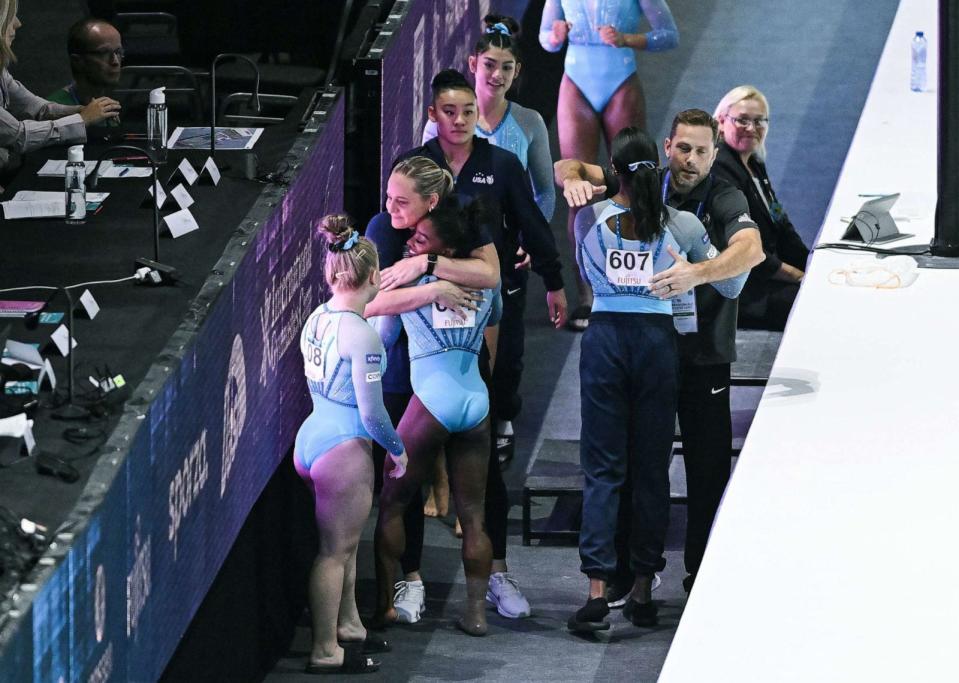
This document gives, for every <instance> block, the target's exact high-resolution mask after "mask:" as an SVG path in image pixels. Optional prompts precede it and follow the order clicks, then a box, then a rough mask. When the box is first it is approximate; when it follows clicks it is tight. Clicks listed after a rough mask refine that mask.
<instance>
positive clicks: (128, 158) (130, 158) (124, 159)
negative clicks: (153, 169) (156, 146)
mask: <svg viewBox="0 0 959 683" xmlns="http://www.w3.org/2000/svg"><path fill="white" fill-rule="evenodd" d="M146 160H147V158H146V157H144V156H139V157H116V158H115V159H114V160H113V161H114V162H115V163H119V162H123V161H146Z"/></svg>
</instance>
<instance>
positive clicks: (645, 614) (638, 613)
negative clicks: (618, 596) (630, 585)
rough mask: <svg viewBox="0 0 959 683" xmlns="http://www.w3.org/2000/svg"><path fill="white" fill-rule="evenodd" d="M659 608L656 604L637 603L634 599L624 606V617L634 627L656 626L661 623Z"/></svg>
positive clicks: (627, 601)
mask: <svg viewBox="0 0 959 683" xmlns="http://www.w3.org/2000/svg"><path fill="white" fill-rule="evenodd" d="M658 614H659V608H658V607H656V603H654V602H636V601H635V600H633V599H632V598H629V599H628V600H626V604H625V605H623V616H624V617H626V618H627V619H629V620H630V621H631V622H633V625H634V626H655V625H656V622H657V621H659V616H658Z"/></svg>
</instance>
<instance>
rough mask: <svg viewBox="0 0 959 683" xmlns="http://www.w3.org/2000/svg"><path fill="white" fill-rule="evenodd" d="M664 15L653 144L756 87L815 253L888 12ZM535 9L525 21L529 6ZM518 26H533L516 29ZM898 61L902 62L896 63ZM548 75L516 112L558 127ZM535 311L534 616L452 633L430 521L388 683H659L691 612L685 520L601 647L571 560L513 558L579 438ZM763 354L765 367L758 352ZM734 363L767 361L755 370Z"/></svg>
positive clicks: (449, 597)
mask: <svg viewBox="0 0 959 683" xmlns="http://www.w3.org/2000/svg"><path fill="white" fill-rule="evenodd" d="M540 4H541V2H540ZM669 4H670V6H671V8H672V11H673V13H674V15H675V17H676V20H677V23H678V24H679V26H680V30H681V33H682V42H681V45H680V47H679V48H678V49H677V50H676V51H674V52H671V53H664V54H659V55H643V56H642V58H641V59H640V71H641V76H642V79H643V83H644V87H645V89H646V96H647V100H648V103H649V114H648V121H649V129H650V130H651V131H652V132H653V133H654V134H656V135H657V137H658V138H660V139H662V137H664V136H665V135H666V134H667V133H668V126H669V122H670V121H671V118H672V114H673V112H675V111H678V110H680V109H685V108H688V107H701V108H704V109H707V110H709V111H712V108H713V106H714V105H715V103H716V102H717V101H718V99H719V98H720V97H721V96H722V94H723V93H725V92H726V91H727V90H729V89H730V88H731V87H733V86H735V85H738V84H741V83H753V84H755V85H756V86H758V87H759V88H760V89H761V90H763V91H765V93H766V94H767V96H768V97H769V99H770V103H771V109H772V117H771V118H772V126H771V129H770V135H769V138H768V147H769V157H768V160H769V167H770V170H771V174H772V180H773V183H774V185H775V187H776V188H777V190H778V192H779V195H780V198H781V199H782V201H783V203H784V205H785V206H786V208H787V210H788V211H789V213H790V215H791V217H792V219H793V222H794V223H795V224H796V226H797V228H798V229H799V230H800V232H801V233H802V235H803V236H804V237H805V238H806V240H807V242H811V241H812V238H813V237H814V236H815V234H816V232H817V230H818V228H819V226H820V224H821V223H822V220H823V216H824V215H825V211H826V208H827V204H828V201H829V198H830V197H831V194H832V189H833V187H834V185H835V181H836V178H837V176H838V173H839V169H840V168H841V166H842V162H843V159H844V158H845V154H846V150H847V149H848V146H849V143H850V141H851V138H852V134H853V132H854V130H855V127H856V123H857V122H858V119H859V112H860V110H861V108H862V105H863V102H864V101H865V97H866V94H867V93H868V89H869V84H870V82H871V80H872V75H873V72H874V70H875V65H876V63H877V61H878V58H879V55H880V52H881V50H882V47H883V45H884V43H885V38H886V34H887V32H888V29H889V26H890V24H891V22H892V18H893V15H894V13H895V10H896V7H897V6H898V2H897V0H875V1H874V2H871V3H868V6H866V4H864V3H861V2H856V1H855V0H810V1H809V2H806V3H802V4H801V5H799V4H789V3H784V2H781V1H777V0H670V1H669ZM511 5H512V6H514V7H521V6H522V0H519V1H517V0H512V1H511ZM493 6H494V8H495V3H493ZM531 9H532V10H535V9H536V8H535V0H534V3H531ZM514 13H516V14H518V13H519V10H518V9H515V10H514ZM528 20H529V15H528V16H527V22H526V23H527V24H528ZM852 45H854V46H855V49H851V47H850V46H852ZM907 55H908V51H907V50H905V47H904V51H903V59H904V60H905V59H906V58H907ZM559 76H560V74H559V73H558V72H556V73H545V72H544V73H542V74H540V73H538V74H537V78H536V82H535V83H529V81H531V80H532V79H530V78H529V72H527V82H528V84H527V85H526V86H524V87H525V90H524V92H523V94H522V96H521V97H519V99H520V100H521V101H522V102H523V103H524V104H529V103H535V104H538V105H539V106H540V107H542V111H543V112H544V114H546V118H547V120H548V121H549V120H551V119H552V118H553V117H552V115H551V114H552V112H551V111H548V110H547V109H546V108H547V107H550V106H551V107H552V108H553V109H555V95H553V100H552V105H550V104H549V102H550V97H549V88H550V87H552V88H553V91H552V92H553V93H555V85H554V86H549V85H546V86H544V85H543V83H544V82H546V83H547V84H548V81H547V79H548V78H552V79H553V83H554V84H558V80H559ZM544 93H545V94H544ZM551 128H552V126H551ZM551 133H552V135H553V138H554V139H553V145H554V146H553V149H554V158H558V157H557V155H556V151H557V149H558V147H557V146H556V144H555V143H556V141H555V130H551ZM565 217H566V207H565V204H564V203H563V201H562V197H560V198H559V200H558V202H557V207H556V214H555V216H554V220H553V228H554V232H555V234H556V237H557V243H558V244H559V245H560V247H561V253H562V254H563V257H564V259H566V261H565V262H566V263H572V262H573V261H572V259H571V258H570V257H571V253H570V250H569V247H568V245H567V244H566V240H565ZM568 281H569V278H568ZM567 295H568V296H570V299H571V300H570V305H571V306H572V305H575V300H574V299H575V292H574V291H573V289H572V288H571V287H567ZM543 301H544V296H543V290H542V287H541V285H540V283H539V282H538V281H537V280H536V278H534V281H533V282H532V283H531V287H530V292H529V305H528V306H527V353H526V370H525V373H524V377H523V388H522V391H523V395H524V409H523V413H522V415H521V416H520V418H519V419H518V420H517V422H516V423H515V424H516V428H517V456H516V459H515V461H514V462H513V463H512V464H511V466H510V467H509V469H508V470H507V471H506V473H505V476H506V481H507V487H508V488H509V490H510V494H511V499H512V502H513V507H512V510H511V514H510V518H511V525H510V539H509V540H510V543H509V551H508V562H509V565H510V569H511V571H512V573H513V574H514V575H515V576H516V578H518V579H519V581H520V583H521V586H522V588H523V590H524V592H525V594H526V595H527V597H528V598H529V601H530V603H531V605H532V607H533V615H532V616H531V617H530V618H528V619H524V620H519V621H514V620H508V619H504V618H501V617H500V616H499V615H497V614H495V612H492V611H491V612H490V613H489V614H490V633H489V635H488V636H487V637H486V638H469V637H468V636H465V635H463V634H461V633H460V632H458V631H457V630H456V629H455V628H454V626H453V620H454V619H455V616H456V615H457V614H458V612H459V610H460V608H461V605H462V601H463V600H464V599H465V589H464V580H463V572H462V569H461V567H460V563H459V551H458V547H459V543H458V540H457V539H456V538H455V537H454V536H453V534H452V520H451V519H449V518H448V519H443V520H427V534H426V548H425V552H424V562H423V571H424V576H425V578H426V583H427V610H426V614H425V616H424V618H423V620H422V621H421V622H420V623H418V624H416V625H413V626H398V627H394V628H392V629H390V630H389V631H388V632H387V636H386V637H387V638H389V639H390V640H391V642H392V643H393V646H394V651H393V652H392V653H389V654H386V655H382V656H381V657H380V659H381V660H382V662H383V669H382V670H381V672H380V674H379V677H380V678H382V679H383V680H396V681H406V680H410V681H448V680H454V681H459V680H484V681H518V680H531V681H545V680H549V681H591V680H592V681H604V680H613V681H619V680H624V681H625V680H629V681H655V680H656V678H657V677H658V674H659V670H660V668H661V666H662V663H663V660H664V659H665V656H666V652H667V651H668V649H669V644H670V642H671V640H672V637H673V634H674V632H675V628H676V625H677V624H678V622H679V619H680V617H681V615H682V610H683V606H684V604H685V600H686V595H685V593H684V591H683V589H682V586H681V581H682V578H683V576H684V571H683V563H682V539H683V534H684V530H685V510H684V508H683V506H681V505H674V506H673V514H672V519H671V525H670V532H669V537H668V540H667V566H666V569H665V571H664V572H663V574H662V579H663V583H662V586H661V587H660V588H659V589H658V590H657V591H656V592H655V593H654V597H655V599H656V600H658V601H659V603H660V608H661V610H660V614H661V620H660V624H659V626H657V627H656V628H648V629H639V628H636V627H634V626H632V625H631V624H629V623H628V622H626V621H625V620H623V618H622V616H621V615H620V614H618V613H617V612H614V613H613V615H612V616H611V621H612V623H613V628H612V629H611V630H610V631H609V632H607V633H606V634H604V635H600V636H598V637H597V638H595V639H592V638H581V637H577V636H573V635H571V634H569V633H568V632H567V631H566V628H565V622H566V619H567V618H568V616H569V614H570V613H571V611H573V610H575V609H576V608H577V607H579V606H580V605H581V604H582V602H583V600H584V597H585V591H586V580H585V578H584V577H583V576H582V575H581V574H580V573H579V558H578V553H577V550H576V548H575V547H573V546H570V545H563V544H539V545H536V544H535V543H534V545H533V546H531V547H523V546H522V545H521V543H520V523H519V520H520V508H519V502H520V492H521V490H522V486H523V482H524V481H525V478H526V472H527V468H528V466H529V464H530V463H531V461H533V460H534V459H535V458H537V457H542V458H544V459H547V460H560V461H562V460H566V459H569V458H570V453H573V454H575V447H573V448H568V447H566V448H561V447H558V446H557V445H556V444H557V442H561V441H576V440H578V438H579V428H580V417H579V400H578V396H579V385H578V370H577V368H578V356H579V344H578V336H577V335H576V334H574V333H571V332H566V331H561V332H556V331H553V330H552V329H551V328H550V327H549V326H548V325H547V324H546V321H545V317H546V316H545V306H544V304H543V303H542V302H543ZM762 355H763V357H764V358H766V359H767V361H765V362H768V358H770V357H771V354H770V352H769V349H765V350H764V352H763V354H762ZM744 360H746V361H747V362H754V363H760V364H761V363H762V362H764V361H763V359H762V358H755V359H744ZM760 393H761V389H754V388H735V389H734V391H733V406H734V411H735V417H734V422H735V426H736V427H735V430H736V433H737V435H738V436H742V435H744V434H745V432H746V430H748V425H749V421H750V419H751V414H752V411H753V410H754V407H755V405H756V403H757V402H758V399H759V396H760ZM671 474H672V479H673V492H674V494H676V495H682V494H683V493H684V489H685V482H684V481H683V480H682V467H681V462H680V460H679V459H678V458H677V459H676V460H674V463H673V467H672V468H671ZM551 512H552V506H551V505H549V504H542V505H536V506H534V508H533V517H534V518H535V519H541V520H542V519H545V518H547V517H549V515H550V514H551ZM374 514H375V511H374ZM372 520H373V517H372V516H371V523H370V524H369V525H368V528H367V530H366V532H365V535H364V540H363V543H362V545H361V548H360V555H359V582H358V601H359V603H360V606H361V612H362V611H364V610H365V611H367V612H369V610H371V608H372V591H373V584H372V560H371V553H372V542H371V540H370V539H371V533H372ZM308 652H309V628H308V622H307V621H306V620H305V619H304V621H303V623H302V627H301V628H299V629H298V632H297V636H296V639H295V642H294V643H293V645H292V647H291V651H290V653H289V656H288V657H286V658H284V659H283V660H281V661H280V662H279V664H278V666H277V667H276V668H275V669H274V671H273V672H272V673H271V674H270V675H268V676H267V678H266V680H267V681H269V682H271V683H280V682H285V681H297V680H301V679H303V680H305V679H306V678H308V677H307V676H306V675H304V674H302V673H301V671H302V668H303V664H304V660H305V657H306V656H307V653H308Z"/></svg>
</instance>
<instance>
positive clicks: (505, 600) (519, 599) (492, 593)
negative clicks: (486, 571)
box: [486, 572, 530, 619]
mask: <svg viewBox="0 0 959 683" xmlns="http://www.w3.org/2000/svg"><path fill="white" fill-rule="evenodd" d="M486 602H488V603H490V604H491V605H493V606H494V607H496V611H497V612H499V613H500V614H502V615H503V616H504V617H506V618H507V619H521V618H522V617H528V616H529V614H530V609H529V602H527V601H526V598H525V597H523V593H522V592H521V591H520V589H519V585H518V584H517V583H516V579H514V578H513V577H512V576H510V575H509V574H508V573H507V572H494V573H492V574H490V577H489V589H488V590H487V591H486Z"/></svg>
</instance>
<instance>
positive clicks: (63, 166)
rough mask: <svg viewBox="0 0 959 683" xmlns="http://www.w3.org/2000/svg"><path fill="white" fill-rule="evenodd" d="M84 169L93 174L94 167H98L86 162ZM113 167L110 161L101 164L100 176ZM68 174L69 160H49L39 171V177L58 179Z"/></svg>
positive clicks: (92, 162)
mask: <svg viewBox="0 0 959 683" xmlns="http://www.w3.org/2000/svg"><path fill="white" fill-rule="evenodd" d="M83 165H84V167H86V170H87V174H90V173H92V172H93V167H94V166H96V165H97V162H96V161H84V162H83ZM111 166H113V162H112V161H110V160H109V159H108V160H106V161H104V162H103V163H102V164H100V170H99V171H98V173H99V174H101V175H102V174H103V173H104V172H105V171H106V170H107V169H109V168H110V167H111ZM66 172H67V160H66V159H47V162H46V163H45V164H44V165H43V166H42V167H41V168H40V170H39V171H37V175H38V176H41V177H54V178H55V177H57V176H60V177H62V176H64V175H65V174H66Z"/></svg>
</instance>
